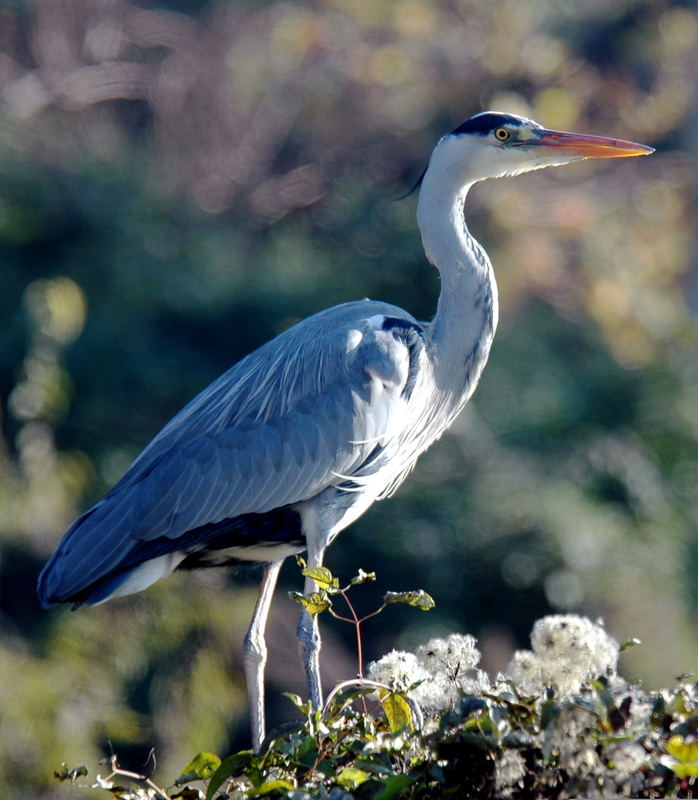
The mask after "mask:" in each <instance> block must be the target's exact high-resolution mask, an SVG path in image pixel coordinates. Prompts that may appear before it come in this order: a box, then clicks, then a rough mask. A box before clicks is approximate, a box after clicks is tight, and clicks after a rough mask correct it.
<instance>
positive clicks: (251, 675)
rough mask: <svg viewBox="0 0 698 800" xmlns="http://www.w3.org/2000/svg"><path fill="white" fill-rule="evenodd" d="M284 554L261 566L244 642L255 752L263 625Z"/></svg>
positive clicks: (260, 722) (260, 718)
mask: <svg viewBox="0 0 698 800" xmlns="http://www.w3.org/2000/svg"><path fill="white" fill-rule="evenodd" d="M283 563H284V560H283V558H280V559H279V560H278V561H271V562H270V563H269V564H267V566H266V567H265V569H264V575H263V577H262V583H261V585H260V587H259V597H258V598H257V605H256V606H255V608H254V613H253V614H252V620H251V622H250V627H249V628H248V630H247V635H246V636H245V644H244V663H245V678H246V679H247V700H248V702H249V706H250V725H251V727H252V747H253V748H254V751H255V753H258V752H259V750H260V748H261V746H262V742H263V741H264V733H265V730H264V728H265V725H264V665H265V664H266V663H267V645H266V642H265V641H264V629H265V627H266V624H267V617H268V616H269V607H270V606H271V599H272V596H273V594H274V587H275V586H276V580H277V578H278V577H279V570H280V569H281V565H282V564H283Z"/></svg>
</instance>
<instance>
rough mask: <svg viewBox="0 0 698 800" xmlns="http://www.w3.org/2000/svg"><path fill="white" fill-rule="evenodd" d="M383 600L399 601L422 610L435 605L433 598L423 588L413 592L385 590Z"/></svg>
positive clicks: (389, 601) (427, 609) (387, 601)
mask: <svg viewBox="0 0 698 800" xmlns="http://www.w3.org/2000/svg"><path fill="white" fill-rule="evenodd" d="M383 602H384V603H401V604H402V605H405V606H414V608H421V609H422V611H429V610H430V609H432V608H434V606H435V605H436V603H435V602H434V598H433V597H432V596H431V595H429V594H427V593H426V592H425V591H424V589H417V590H416V591H413V592H386V594H385V596H384V597H383Z"/></svg>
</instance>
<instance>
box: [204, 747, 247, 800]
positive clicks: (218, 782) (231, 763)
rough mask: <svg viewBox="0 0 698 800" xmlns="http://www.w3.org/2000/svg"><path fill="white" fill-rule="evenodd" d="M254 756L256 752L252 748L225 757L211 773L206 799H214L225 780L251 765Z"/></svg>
mask: <svg viewBox="0 0 698 800" xmlns="http://www.w3.org/2000/svg"><path fill="white" fill-rule="evenodd" d="M253 758H254V753H253V752H252V751H251V750H241V751H240V752H239V753H235V754H234V755H232V756H228V758H226V759H224V760H223V761H222V762H221V764H220V766H219V767H218V769H217V770H216V771H215V772H214V773H213V775H211V780H210V781H209V782H208V788H207V789H206V800H212V798H213V796H214V795H215V794H216V792H217V791H218V789H219V788H220V787H221V786H222V785H223V784H224V783H225V781H227V780H228V778H234V777H235V776H236V775H237V774H239V773H240V772H242V771H243V770H244V769H245V767H247V766H249V764H250V762H251V761H252V759H253Z"/></svg>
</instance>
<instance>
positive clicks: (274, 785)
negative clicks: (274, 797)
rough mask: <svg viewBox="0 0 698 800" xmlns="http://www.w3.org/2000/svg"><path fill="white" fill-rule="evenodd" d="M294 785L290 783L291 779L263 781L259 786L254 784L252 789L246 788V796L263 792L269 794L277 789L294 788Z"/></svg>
mask: <svg viewBox="0 0 698 800" xmlns="http://www.w3.org/2000/svg"><path fill="white" fill-rule="evenodd" d="M295 788H296V787H295V786H294V785H293V784H292V783H291V781H287V780H283V779H279V780H275V781H265V782H264V783H263V784H261V785H260V786H256V787H255V788H254V789H248V791H247V796H248V797H261V796H262V795H265V794H270V793H271V792H275V791H278V790H279V789H295Z"/></svg>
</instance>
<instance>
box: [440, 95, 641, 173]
mask: <svg viewBox="0 0 698 800" xmlns="http://www.w3.org/2000/svg"><path fill="white" fill-rule="evenodd" d="M652 152H653V148H652V147H646V146H645V145H642V144H636V143H635V142H627V141H624V140H622V139H609V138H606V137H603V136H588V135H585V134H581V133H567V132H565V131H555V130H548V129H547V128H544V127H542V126H541V125H539V124H538V123H537V122H534V121H533V120H532V119H526V118H525V117H519V116H517V115H516V114H505V113H501V112H497V111H484V112H482V113H481V114H475V116H473V117H470V119H467V120H466V121H465V122H464V123H463V124H462V125H459V126H458V127H457V128H456V129H455V130H454V131H452V132H451V133H449V134H447V135H446V136H444V137H443V138H442V139H441V140H440V141H439V143H438V144H437V146H436V148H435V149H434V153H433V155H432V158H431V162H430V164H431V163H434V166H437V167H438V172H440V173H441V176H442V178H446V179H448V180H449V182H450V181H455V182H456V183H457V184H461V185H468V184H471V183H475V182H476V181H480V180H484V179H485V178H501V177H505V176H509V175H519V174H520V173H522V172H530V171H531V170H534V169H542V168H543V167H554V166H560V165H562V164H570V163H572V162H573V161H580V160H582V159H584V158H622V157H624V156H625V157H627V156H644V155H649V154H650V153H652Z"/></svg>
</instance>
